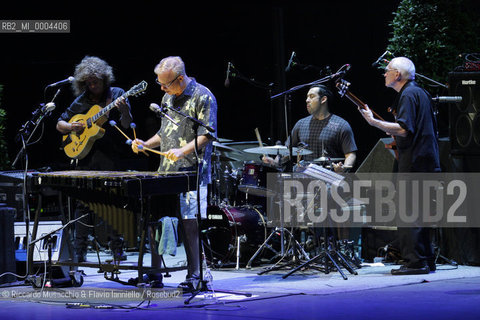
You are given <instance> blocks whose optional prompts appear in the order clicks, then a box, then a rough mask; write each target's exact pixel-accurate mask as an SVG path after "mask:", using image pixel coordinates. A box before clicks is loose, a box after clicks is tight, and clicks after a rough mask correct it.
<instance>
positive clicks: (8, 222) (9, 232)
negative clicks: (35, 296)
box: [0, 204, 16, 284]
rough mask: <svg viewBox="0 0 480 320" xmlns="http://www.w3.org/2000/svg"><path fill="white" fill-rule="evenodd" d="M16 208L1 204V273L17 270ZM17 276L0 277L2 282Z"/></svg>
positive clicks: (9, 280) (10, 280)
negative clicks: (14, 226) (15, 246)
mask: <svg viewBox="0 0 480 320" xmlns="http://www.w3.org/2000/svg"><path fill="white" fill-rule="evenodd" d="M14 221H15V209H14V208H9V207H6V206H5V205H3V204H2V205H1V206H0V274H3V273H5V272H12V273H15V272H16V265H15V248H14V240H13V235H14V233H13V232H14V231H13V230H14V228H13V223H14ZM15 280H16V278H15V276H13V275H10V274H8V275H4V276H2V277H0V284H3V283H8V282H13V281H15Z"/></svg>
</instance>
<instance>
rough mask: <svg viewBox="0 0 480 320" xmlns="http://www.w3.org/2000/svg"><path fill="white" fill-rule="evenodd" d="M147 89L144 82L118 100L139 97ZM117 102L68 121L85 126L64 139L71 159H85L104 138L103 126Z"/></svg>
mask: <svg viewBox="0 0 480 320" xmlns="http://www.w3.org/2000/svg"><path fill="white" fill-rule="evenodd" d="M146 89H147V82H146V81H142V82H140V83H139V84H137V85H135V86H133V87H132V88H130V90H128V91H127V92H125V93H124V94H122V95H121V96H120V97H119V98H117V100H118V99H120V98H122V97H123V98H127V97H131V96H137V95H139V94H142V93H143V92H144V91H145V90H146ZM115 101H116V100H115ZM115 101H113V102H112V103H110V104H109V105H107V106H106V107H105V108H102V107H100V106H99V105H94V106H92V107H91V108H90V110H88V112H87V113H86V114H76V115H74V116H73V117H72V118H71V119H70V120H69V121H68V123H72V122H81V123H83V125H84V130H83V131H82V132H80V133H77V132H74V131H72V132H70V133H68V134H66V135H64V136H63V137H62V146H63V151H64V152H65V154H66V155H67V156H68V157H69V158H72V159H79V160H80V159H83V158H85V157H86V156H87V154H88V153H89V152H90V150H91V149H92V146H93V144H94V142H95V141H96V140H98V139H100V138H102V137H103V135H104V134H105V129H104V128H102V126H103V124H104V123H105V122H106V121H107V113H108V112H109V111H110V110H112V109H113V108H114V107H115Z"/></svg>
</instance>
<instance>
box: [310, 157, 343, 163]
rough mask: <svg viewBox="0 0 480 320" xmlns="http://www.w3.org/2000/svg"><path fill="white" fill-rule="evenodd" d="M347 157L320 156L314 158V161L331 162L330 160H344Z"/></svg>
mask: <svg viewBox="0 0 480 320" xmlns="http://www.w3.org/2000/svg"><path fill="white" fill-rule="evenodd" d="M343 160H345V158H329V157H320V158H317V159H313V162H329V161H343Z"/></svg>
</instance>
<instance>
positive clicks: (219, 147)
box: [213, 141, 244, 153]
mask: <svg viewBox="0 0 480 320" xmlns="http://www.w3.org/2000/svg"><path fill="white" fill-rule="evenodd" d="M213 147H214V148H215V149H217V150H220V151H232V152H237V153H244V152H243V151H242V150H238V149H235V148H232V147H229V146H227V145H224V144H222V143H220V142H217V141H213Z"/></svg>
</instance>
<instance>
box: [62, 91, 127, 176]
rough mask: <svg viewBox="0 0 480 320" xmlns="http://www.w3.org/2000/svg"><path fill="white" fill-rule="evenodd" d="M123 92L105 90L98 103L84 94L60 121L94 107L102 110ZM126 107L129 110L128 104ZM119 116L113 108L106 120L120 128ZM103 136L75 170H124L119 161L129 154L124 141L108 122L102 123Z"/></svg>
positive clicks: (66, 111)
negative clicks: (114, 122) (102, 97)
mask: <svg viewBox="0 0 480 320" xmlns="http://www.w3.org/2000/svg"><path fill="white" fill-rule="evenodd" d="M124 92H125V91H124V90H123V89H121V88H117V87H111V88H109V89H108V90H106V95H105V97H104V99H102V101H101V102H100V103H95V102H93V101H91V100H90V99H89V97H88V95H87V94H86V93H85V92H84V93H82V94H81V95H79V96H78V97H77V98H76V99H75V100H74V101H73V102H72V104H71V105H70V107H68V108H67V109H66V110H65V112H64V113H62V114H61V115H60V118H59V119H58V120H59V121H60V120H64V121H67V122H68V121H69V120H70V119H71V118H72V117H73V116H74V115H76V114H85V113H87V112H88V110H90V108H91V107H92V106H94V105H99V106H101V107H102V108H104V107H105V106H106V105H107V102H108V103H110V102H112V101H115V99H117V98H119V97H120V96H121V95H122V94H123V93H124ZM127 105H128V108H129V109H130V104H129V103H128V99H127ZM120 118H121V114H120V111H119V110H118V109H117V108H113V109H112V110H110V112H109V113H108V120H114V121H116V122H117V126H119V127H120V123H121V121H120ZM103 128H104V129H105V135H104V136H103V137H102V138H100V139H98V140H97V141H95V142H94V144H93V147H92V149H91V150H90V152H89V153H88V154H87V156H86V157H85V158H83V159H81V160H79V162H78V166H77V169H82V170H87V169H88V170H126V169H128V168H126V167H124V166H125V165H124V163H123V162H122V161H121V159H123V158H124V155H125V154H129V153H130V152H131V151H130V148H129V147H128V145H126V144H125V139H124V138H123V136H121V134H120V133H119V132H117V130H116V129H115V128H114V127H112V126H110V124H109V123H108V121H107V122H106V123H104V125H103Z"/></svg>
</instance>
